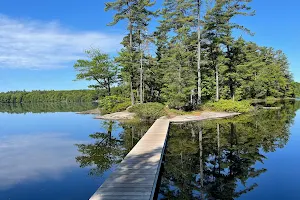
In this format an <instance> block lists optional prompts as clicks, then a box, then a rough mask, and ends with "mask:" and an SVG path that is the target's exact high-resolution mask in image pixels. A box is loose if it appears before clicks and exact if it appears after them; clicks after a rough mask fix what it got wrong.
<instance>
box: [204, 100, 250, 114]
mask: <svg viewBox="0 0 300 200" xmlns="http://www.w3.org/2000/svg"><path fill="white" fill-rule="evenodd" d="M204 108H206V109H211V110H215V111H226V112H240V113H246V112H250V111H251V110H252V109H253V107H252V106H251V102H250V101H246V100H245V101H232V100H220V101H218V102H209V103H206V104H205V105H204Z"/></svg>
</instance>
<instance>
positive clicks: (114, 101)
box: [99, 95, 131, 114]
mask: <svg viewBox="0 0 300 200" xmlns="http://www.w3.org/2000/svg"><path fill="white" fill-rule="evenodd" d="M130 105H131V103H130V100H129V99H128V98H123V97H119V96H115V95H114V96H107V97H104V98H102V99H100V101H99V107H100V111H101V113H102V114H107V113H112V112H118V111H122V110H126V108H127V107H128V106H130Z"/></svg>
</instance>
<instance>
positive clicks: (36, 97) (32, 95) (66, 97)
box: [0, 90, 99, 103]
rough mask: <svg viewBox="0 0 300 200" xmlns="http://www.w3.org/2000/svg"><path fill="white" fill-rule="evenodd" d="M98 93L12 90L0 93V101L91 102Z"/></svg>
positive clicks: (86, 91) (85, 91)
mask: <svg viewBox="0 0 300 200" xmlns="http://www.w3.org/2000/svg"><path fill="white" fill-rule="evenodd" d="M98 95H99V93H98V92H97V91H95V90H66V91H54V90H51V91H40V90H35V91H31V92H26V91H13V92H5V93H4V92H2V93H0V103H41V102H93V101H95V100H97V99H98Z"/></svg>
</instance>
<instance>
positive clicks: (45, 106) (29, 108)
mask: <svg viewBox="0 0 300 200" xmlns="http://www.w3.org/2000/svg"><path fill="white" fill-rule="evenodd" d="M95 108H97V103H91V102H86V103H78V102H58V103H52V102H47V103H0V112H6V113H48V112H81V111H86V110H92V109H95Z"/></svg>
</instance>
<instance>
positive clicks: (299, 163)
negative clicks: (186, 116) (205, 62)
mask: <svg viewBox="0 0 300 200" xmlns="http://www.w3.org/2000/svg"><path fill="white" fill-rule="evenodd" d="M276 106H278V104H277V105H276ZM280 106H281V107H282V109H281V110H261V111H259V112H256V113H254V114H251V115H242V116H239V117H235V118H232V119H223V120H213V121H205V122H197V123H186V124H174V125H172V126H171V127H170V135H169V140H168V145H167V148H166V155H165V162H164V166H163V172H162V178H161V182H160V188H159V195H158V196H159V198H158V199H180V200H181V199H209V200H217V199H220V200H221V199H222V200H231V199H242V200H266V199H272V200H277V199H278V200H281V199H289V200H298V199H300V192H299V189H300V170H299V169H300V153H299V152H300V110H298V109H299V108H300V103H299V102H296V103H292V102H290V103H288V102H285V103H284V104H281V105H280Z"/></svg>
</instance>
